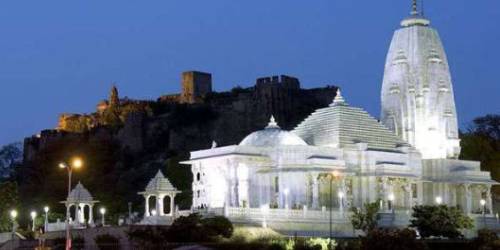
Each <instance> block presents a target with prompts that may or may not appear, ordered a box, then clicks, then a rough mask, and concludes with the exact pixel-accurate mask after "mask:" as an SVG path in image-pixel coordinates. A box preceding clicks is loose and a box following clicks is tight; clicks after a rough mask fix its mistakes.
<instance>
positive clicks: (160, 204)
mask: <svg viewBox="0 0 500 250" xmlns="http://www.w3.org/2000/svg"><path fill="white" fill-rule="evenodd" d="M164 198H165V195H164V194H161V195H158V196H157V199H156V200H157V201H158V209H157V210H156V213H157V214H158V215H159V216H163V215H165V209H164V207H163V199H164Z"/></svg>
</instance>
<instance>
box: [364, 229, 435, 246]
mask: <svg viewBox="0 0 500 250" xmlns="http://www.w3.org/2000/svg"><path fill="white" fill-rule="evenodd" d="M361 249H362V250H420V249H426V246H425V244H424V243H423V242H421V241H418V240H417V234H416V233H415V231H413V230H410V229H403V230H388V229H374V230H371V231H370V232H368V234H367V235H366V237H362V238H361Z"/></svg>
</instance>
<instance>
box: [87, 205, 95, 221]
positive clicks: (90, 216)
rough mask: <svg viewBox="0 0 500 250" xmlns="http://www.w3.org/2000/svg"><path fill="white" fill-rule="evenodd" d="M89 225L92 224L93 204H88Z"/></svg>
mask: <svg viewBox="0 0 500 250" xmlns="http://www.w3.org/2000/svg"><path fill="white" fill-rule="evenodd" d="M88 206H89V224H94V204H89V205H88Z"/></svg>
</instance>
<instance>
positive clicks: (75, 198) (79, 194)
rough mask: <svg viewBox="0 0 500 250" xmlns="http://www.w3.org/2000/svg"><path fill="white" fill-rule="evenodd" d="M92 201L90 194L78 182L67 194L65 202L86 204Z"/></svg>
mask: <svg viewBox="0 0 500 250" xmlns="http://www.w3.org/2000/svg"><path fill="white" fill-rule="evenodd" d="M93 199H94V198H93V197H92V195H91V194H90V192H89V191H88V190H87V189H86V188H85V187H84V186H83V185H82V183H80V182H78V184H77V185H76V187H75V188H74V189H73V190H71V192H70V193H69V196H68V199H67V200H68V201H70V202H88V201H92V200H93Z"/></svg>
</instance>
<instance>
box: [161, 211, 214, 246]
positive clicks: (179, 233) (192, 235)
mask: <svg viewBox="0 0 500 250" xmlns="http://www.w3.org/2000/svg"><path fill="white" fill-rule="evenodd" d="M209 238H210V235H208V232H206V231H205V229H204V226H203V224H202V223H201V216H200V215H199V214H196V213H195V214H190V215H189V216H181V217H179V218H177V219H176V220H175V221H174V223H172V225H171V226H170V228H169V229H168V235H167V239H168V240H169V241H171V242H205V241H207V240H209Z"/></svg>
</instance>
